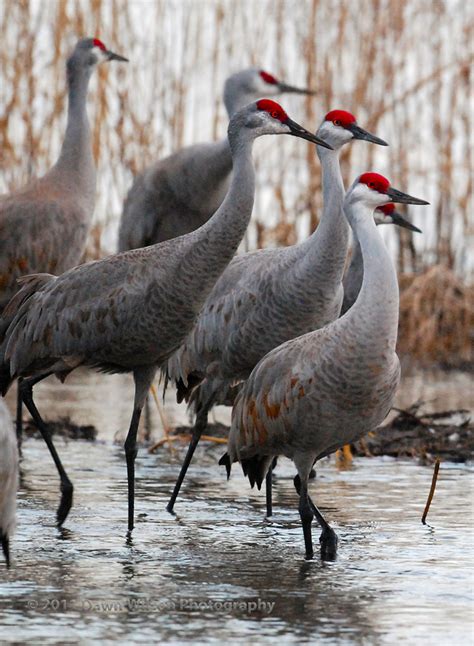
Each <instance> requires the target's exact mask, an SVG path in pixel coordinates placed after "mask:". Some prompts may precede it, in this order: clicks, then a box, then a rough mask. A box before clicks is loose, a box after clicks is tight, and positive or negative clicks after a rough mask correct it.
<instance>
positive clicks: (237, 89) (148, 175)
mask: <svg viewBox="0 0 474 646" xmlns="http://www.w3.org/2000/svg"><path fill="white" fill-rule="evenodd" d="M288 92H291V93H297V94H312V92H311V90H304V89H300V88H297V87H293V86H292V85H287V84H286V83H282V82H280V81H278V80H277V79H276V78H275V77H274V76H272V75H271V74H268V72H265V71H263V70H259V69H257V68H255V67H251V68H249V69H245V70H242V71H240V72H237V73H236V74H233V75H232V76H230V77H229V78H228V79H227V80H226V82H225V86H224V103H225V107H226V109H227V113H228V115H229V119H230V118H231V117H232V115H234V114H235V113H236V112H237V111H238V110H240V109H241V108H243V107H244V106H246V105H248V104H249V103H252V102H253V101H256V100H257V99H258V98H259V97H269V96H277V95H279V94H283V93H288ZM231 171H232V155H231V151H230V148H229V142H228V140H227V137H225V138H224V139H222V140H221V141H217V142H213V143H201V144H196V145H194V146H188V147H186V148H183V149H182V150H179V151H178V152H176V153H174V154H173V155H170V156H169V157H166V158H165V159H161V160H159V161H157V162H156V163H154V164H152V165H151V166H150V167H149V168H147V169H145V170H144V171H143V172H141V173H139V174H138V175H137V176H136V177H135V180H134V182H133V184H132V187H131V188H130V190H129V192H128V195H127V198H126V200H125V203H124V207H123V213H122V218H121V221H120V228H119V242H118V250H119V251H126V250H127V249H137V248H138V247H146V246H148V245H150V244H155V243H157V242H162V241H163V240H168V239H170V238H176V237H177V236H180V235H183V234H185V233H189V232H190V231H194V230H195V229H197V228H198V227H200V226H201V225H202V224H204V222H206V221H207V220H208V219H209V218H210V217H211V215H212V214H213V213H214V212H215V211H216V210H217V209H218V208H219V206H220V204H221V203H222V200H223V199H224V197H225V194H226V192H227V188H228V185H229V179H230V175H231Z"/></svg>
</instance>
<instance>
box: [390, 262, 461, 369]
mask: <svg viewBox="0 0 474 646" xmlns="http://www.w3.org/2000/svg"><path fill="white" fill-rule="evenodd" d="M398 350H399V352H400V353H401V354H407V355H410V356H411V357H412V358H413V359H416V360H417V361H418V362H420V363H423V364H425V365H429V364H438V365H442V366H446V367H450V368H452V367H471V368H472V367H473V365H474V287H468V286H466V285H463V283H462V282H461V280H460V279H459V278H458V277H457V276H456V275H455V274H454V273H453V272H452V271H450V270H449V269H448V268H447V267H443V265H436V266H434V267H431V268H430V269H428V270H427V271H425V272H423V273H422V274H420V275H418V276H413V275H412V276H404V277H403V278H402V280H401V293H400V333H399V336H398Z"/></svg>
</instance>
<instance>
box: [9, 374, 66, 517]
mask: <svg viewBox="0 0 474 646" xmlns="http://www.w3.org/2000/svg"><path fill="white" fill-rule="evenodd" d="M50 374H51V373H48V374H46V375H41V376H40V377H33V378H31V379H23V380H22V381H21V382H19V383H18V385H19V388H20V392H21V398H22V400H23V403H24V404H25V406H26V408H27V409H28V411H29V413H30V415H31V417H32V418H33V421H34V423H35V424H36V426H37V427H38V429H39V432H40V433H41V435H42V437H43V440H44V441H45V442H46V445H47V447H48V449H49V452H50V453H51V457H52V458H53V460H54V464H55V465H56V469H57V470H58V473H59V477H60V479H61V500H60V503H59V507H58V511H57V512H56V522H57V524H58V527H60V526H61V525H62V524H63V523H64V521H65V520H66V518H67V515H68V514H69V511H70V509H71V507H72V495H73V490H74V488H73V486H72V482H71V481H70V480H69V478H68V475H67V473H66V471H65V470H64V467H63V465H62V463H61V460H60V459H59V455H58V453H57V451H56V447H55V446H54V444H53V441H52V439H51V434H50V432H49V429H48V426H47V425H46V424H45V423H44V421H43V419H42V417H41V415H40V414H39V412H38V409H37V408H36V405H35V403H34V401H33V386H34V385H35V384H37V383H38V382H39V381H41V380H42V379H45V378H46V377H49V375H50Z"/></svg>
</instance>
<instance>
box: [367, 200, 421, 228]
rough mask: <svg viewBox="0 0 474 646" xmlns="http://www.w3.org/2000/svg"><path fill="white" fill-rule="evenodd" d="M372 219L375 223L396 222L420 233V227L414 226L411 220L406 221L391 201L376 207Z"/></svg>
mask: <svg viewBox="0 0 474 646" xmlns="http://www.w3.org/2000/svg"><path fill="white" fill-rule="evenodd" d="M374 220H375V224H396V225H397V226H399V227H403V228H405V229H409V230H410V231H416V232H417V233H422V231H421V229H419V228H418V227H415V225H414V224H412V223H411V222H408V220H407V219H406V218H404V217H403V215H402V214H401V213H399V212H398V211H396V210H395V204H394V203H393V202H389V203H388V204H384V205H383V206H379V207H377V208H376V209H375V211H374Z"/></svg>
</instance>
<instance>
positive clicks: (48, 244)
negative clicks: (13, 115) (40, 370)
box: [0, 38, 127, 437]
mask: <svg viewBox="0 0 474 646" xmlns="http://www.w3.org/2000/svg"><path fill="white" fill-rule="evenodd" d="M113 60H116V61H127V59H126V58H124V57H123V56H119V55H118V54H114V53H113V52H111V51H109V50H107V49H106V47H105V45H104V44H103V43H102V41H100V40H99V39H97V38H84V39H82V40H80V41H79V42H78V43H77V45H76V47H75V49H74V51H73V52H72V54H71V56H70V57H69V59H68V61H67V64H66V68H67V83H68V95H69V105H68V116H67V126H66V134H65V137H64V141H63V144H62V148H61V152H60V155H59V158H58V160H57V162H56V163H55V165H54V166H53V167H52V168H51V169H50V170H49V172H48V173H46V175H44V176H43V177H41V178H38V179H34V180H33V181H31V182H30V183H29V184H27V185H26V186H25V187H23V188H21V189H20V190H18V191H15V192H13V193H9V194H7V195H2V196H0V231H1V236H0V312H1V310H2V309H3V308H4V307H5V305H6V304H7V303H8V301H9V300H10V299H11V297H12V296H13V294H14V293H15V292H16V291H17V289H18V285H17V279H18V278H19V277H20V276H24V275H27V274H31V273H35V272H55V273H57V274H61V273H63V272H64V271H66V269H70V268H71V267H74V266H75V265H77V264H78V263H79V262H80V260H81V258H82V255H83V253H84V249H85V246H86V241H87V235H88V233H89V228H90V224H91V220H92V216H93V213H94V204H95V185H96V172H95V164H94V158H93V156H92V142H91V133H90V128H89V121H88V118H87V109H86V101H87V88H88V86H89V80H90V77H91V75H92V72H93V71H94V69H95V68H96V67H97V65H98V64H99V63H101V62H103V61H113ZM17 433H18V436H19V437H20V436H21V400H20V399H19V404H18V411H17Z"/></svg>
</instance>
